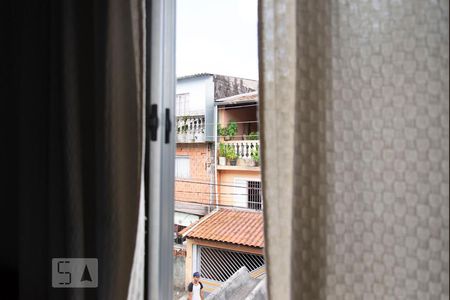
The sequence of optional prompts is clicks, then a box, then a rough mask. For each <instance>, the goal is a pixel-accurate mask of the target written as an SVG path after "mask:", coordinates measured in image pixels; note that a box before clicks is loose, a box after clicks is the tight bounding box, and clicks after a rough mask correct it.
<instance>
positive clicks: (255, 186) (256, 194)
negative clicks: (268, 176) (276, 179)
mask: <svg viewBox="0 0 450 300" xmlns="http://www.w3.org/2000/svg"><path fill="white" fill-rule="evenodd" d="M247 190H248V196H247V198H248V199H247V205H248V208H251V209H256V210H261V209H262V192H261V181H247Z"/></svg>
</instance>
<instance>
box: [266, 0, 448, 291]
mask: <svg viewBox="0 0 450 300" xmlns="http://www.w3.org/2000/svg"><path fill="white" fill-rule="evenodd" d="M448 5H449V4H448V1H444V0H442V1H431V0H409V1H395V0H392V1H350V0H348V1H347V0H342V1H331V0H324V1H307V0H279V1H275V0H260V50H261V54H260V62H261V63H260V72H261V76H260V79H261V85H260V86H261V90H260V93H261V98H262V103H261V111H260V117H261V123H262V136H263V141H264V142H263V145H262V158H263V171H264V172H263V188H264V199H265V204H264V209H265V226H266V259H267V262H268V275H269V276H268V288H269V295H270V299H308V300H310V299H445V298H448V295H449V260H448V257H449V200H448V198H449V170H448V166H449V102H448V99H449V47H448V46H449V44H448V42H449V37H448V34H449V32H448V29H449V23H448V17H449V7H448Z"/></svg>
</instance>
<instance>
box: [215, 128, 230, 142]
mask: <svg viewBox="0 0 450 300" xmlns="http://www.w3.org/2000/svg"><path fill="white" fill-rule="evenodd" d="M217 136H218V137H219V138H220V139H221V140H224V139H226V138H227V136H228V130H227V127H222V126H220V125H219V126H218V127H217Z"/></svg>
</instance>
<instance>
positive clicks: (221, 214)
mask: <svg viewBox="0 0 450 300" xmlns="http://www.w3.org/2000/svg"><path fill="white" fill-rule="evenodd" d="M180 234H182V235H183V236H185V237H187V238H196V239H204V240H210V241H218V242H224V243H232V244H237V245H244V246H250V247H258V248H263V247H264V227H263V214H262V212H254V211H244V210H232V209H220V210H217V211H214V212H212V213H210V214H209V215H207V216H205V217H204V218H203V219H200V220H199V221H198V222H196V223H193V224H191V225H190V226H188V227H186V228H185V229H183V230H182V231H181V232H180Z"/></svg>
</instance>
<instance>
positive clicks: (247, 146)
mask: <svg viewBox="0 0 450 300" xmlns="http://www.w3.org/2000/svg"><path fill="white" fill-rule="evenodd" d="M215 106H216V111H217V128H218V132H219V133H221V134H219V136H218V138H217V139H216V149H218V151H217V156H216V160H217V168H216V203H217V205H218V207H230V206H231V207H240V208H245V209H254V210H262V209H263V201H262V200H263V198H262V192H261V191H262V187H261V169H260V166H259V149H260V147H259V144H260V143H259V131H258V93H257V92H250V93H245V94H240V95H235V96H231V97H226V98H222V99H218V100H216V101H215ZM233 127H234V128H235V129H233ZM230 128H231V129H230ZM221 129H222V130H221ZM221 149H222V150H223V149H224V150H225V151H226V152H227V155H229V154H230V152H231V153H234V154H235V161H234V162H233V161H232V160H230V159H229V158H230V157H228V158H227V157H223V154H221ZM222 152H223V151H222ZM221 155H222V158H220V157H221Z"/></svg>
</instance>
